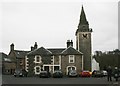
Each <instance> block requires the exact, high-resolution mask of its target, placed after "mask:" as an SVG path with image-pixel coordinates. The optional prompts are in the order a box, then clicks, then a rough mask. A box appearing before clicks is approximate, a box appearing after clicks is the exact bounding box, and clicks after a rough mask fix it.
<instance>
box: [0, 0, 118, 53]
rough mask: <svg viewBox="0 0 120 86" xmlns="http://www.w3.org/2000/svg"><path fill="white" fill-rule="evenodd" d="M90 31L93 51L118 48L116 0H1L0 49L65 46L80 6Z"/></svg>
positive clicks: (76, 20)
mask: <svg viewBox="0 0 120 86" xmlns="http://www.w3.org/2000/svg"><path fill="white" fill-rule="evenodd" d="M82 5H83V7H84V11H85V14H86V18H87V20H88V22H89V27H90V28H92V29H93V32H92V53H94V51H98V50H99V51H109V50H114V49H118V1H117V0H106V1H105V0H100V1H95V0H91V2H90V1H88V0H56V1H55V0H17V1H16V0H2V1H1V2H0V27H1V28H0V39H1V40H0V52H4V53H6V54H8V53H9V51H10V44H12V43H14V45H15V49H16V50H30V47H31V46H33V45H34V43H35V42H37V43H38V47H41V46H43V47H45V48H66V41H67V40H73V44H74V48H76V36H75V32H76V30H77V27H78V24H79V19H80V13H81V7H82Z"/></svg>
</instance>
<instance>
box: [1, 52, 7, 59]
mask: <svg viewBox="0 0 120 86" xmlns="http://www.w3.org/2000/svg"><path fill="white" fill-rule="evenodd" d="M4 58H7V54H5V53H3V52H0V61H3V60H4Z"/></svg>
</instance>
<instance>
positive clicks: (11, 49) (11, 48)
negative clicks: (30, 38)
mask: <svg viewBox="0 0 120 86" xmlns="http://www.w3.org/2000/svg"><path fill="white" fill-rule="evenodd" d="M10 51H14V44H13V43H12V44H11V45H10Z"/></svg>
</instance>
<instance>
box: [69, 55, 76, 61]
mask: <svg viewBox="0 0 120 86" xmlns="http://www.w3.org/2000/svg"><path fill="white" fill-rule="evenodd" d="M74 62H75V56H74V55H69V63H74Z"/></svg>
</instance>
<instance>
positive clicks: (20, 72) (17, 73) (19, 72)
mask: <svg viewBox="0 0 120 86" xmlns="http://www.w3.org/2000/svg"><path fill="white" fill-rule="evenodd" d="M14 76H15V77H17V76H18V77H24V76H25V77H27V71H26V70H22V69H16V70H15V72H14Z"/></svg>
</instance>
